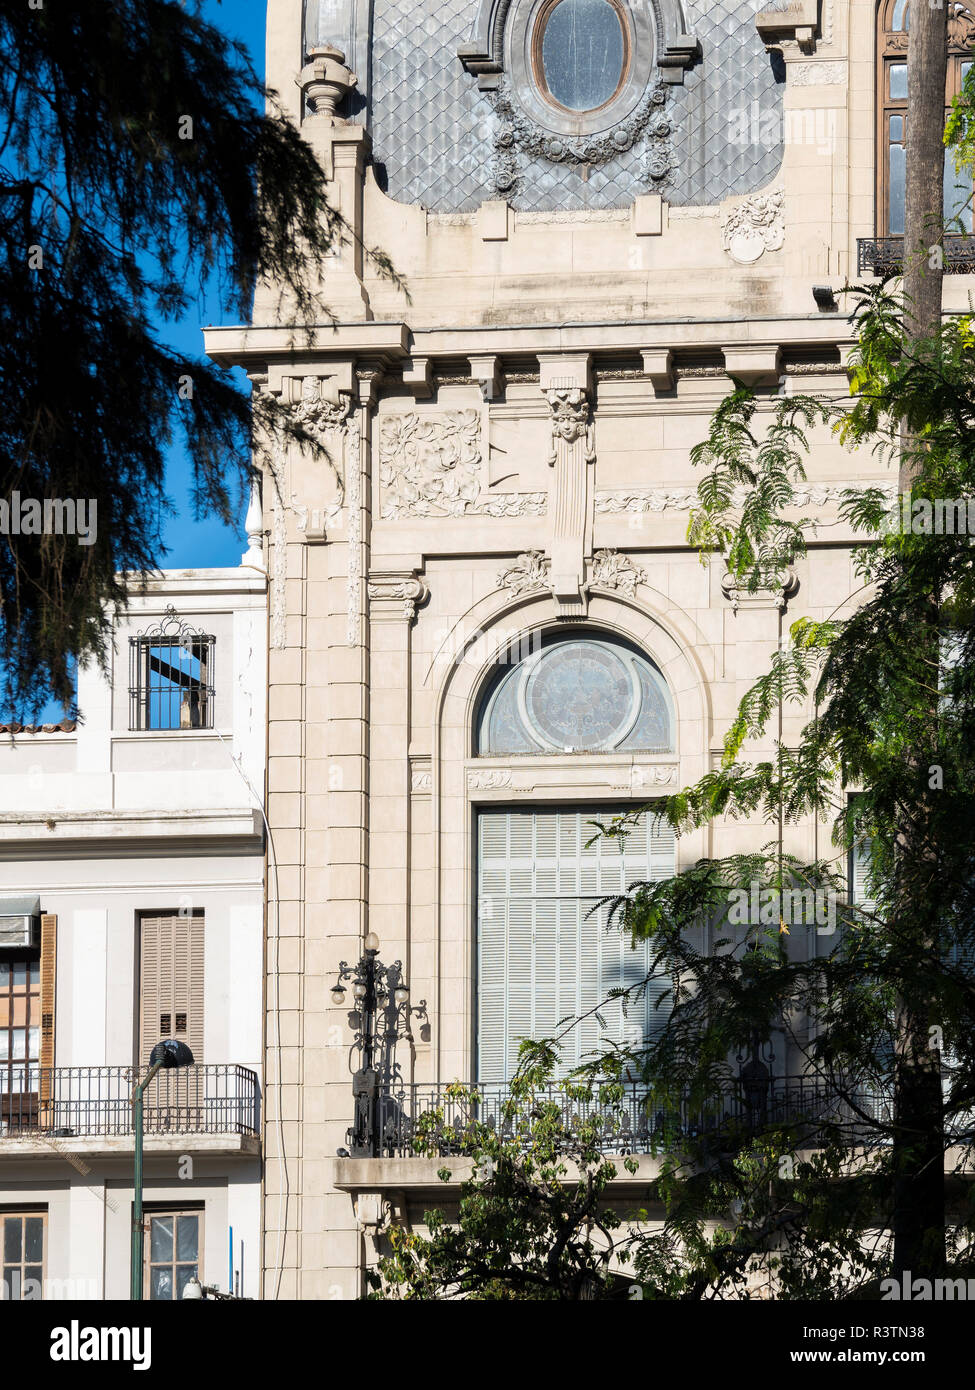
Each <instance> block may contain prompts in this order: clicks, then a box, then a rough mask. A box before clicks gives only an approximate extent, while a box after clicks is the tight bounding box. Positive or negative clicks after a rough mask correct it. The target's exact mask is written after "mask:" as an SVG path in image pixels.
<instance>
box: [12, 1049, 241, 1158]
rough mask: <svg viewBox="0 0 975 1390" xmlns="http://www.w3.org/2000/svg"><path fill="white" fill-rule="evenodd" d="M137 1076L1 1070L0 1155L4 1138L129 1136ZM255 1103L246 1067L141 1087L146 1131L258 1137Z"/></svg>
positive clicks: (161, 1077)
mask: <svg viewBox="0 0 975 1390" xmlns="http://www.w3.org/2000/svg"><path fill="white" fill-rule="evenodd" d="M139 1075H140V1074H138V1073H137V1072H136V1071H135V1069H134V1068H131V1067H38V1066H34V1065H33V1064H32V1063H29V1062H4V1063H2V1064H0V1153H2V1152H3V1141H4V1138H10V1139H13V1138H22V1137H27V1136H29V1135H40V1136H42V1137H44V1138H45V1139H49V1140H58V1139H76V1138H82V1139H83V1138H94V1137H108V1136H113V1135H128V1134H131V1133H132V1089H133V1087H134V1085H135V1083H136V1080H137V1079H138V1076H139ZM141 1075H142V1076H144V1075H145V1071H144V1070H143V1071H142V1073H141ZM259 1105H260V1096H259V1088H258V1083H257V1075H256V1073H255V1072H253V1071H250V1070H249V1069H248V1068H247V1067H238V1066H234V1065H222V1066H207V1065H195V1066H191V1067H181V1068H179V1070H174V1071H161V1072H159V1073H158V1075H157V1076H156V1077H155V1079H154V1080H153V1081H152V1082H151V1083H150V1084H149V1086H148V1087H147V1088H146V1092H145V1101H144V1124H145V1133H146V1135H147V1136H149V1135H154V1134H157V1135H159V1134H236V1135H245V1134H247V1135H250V1134H252V1135H256V1134H258V1133H259V1128H260V1110H259Z"/></svg>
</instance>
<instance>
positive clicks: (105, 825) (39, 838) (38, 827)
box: [0, 809, 264, 860]
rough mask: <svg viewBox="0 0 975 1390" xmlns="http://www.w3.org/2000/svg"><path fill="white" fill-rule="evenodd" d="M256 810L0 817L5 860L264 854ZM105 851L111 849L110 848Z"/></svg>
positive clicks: (1, 853)
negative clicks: (106, 856)
mask: <svg viewBox="0 0 975 1390" xmlns="http://www.w3.org/2000/svg"><path fill="white" fill-rule="evenodd" d="M263 833H264V832H263V823H262V821H261V814H260V812H259V811H256V810H249V809H241V810H239V811H234V810H230V811H155V810H154V811H116V810H106V811H51V812H45V813H36V814H33V815H32V814H26V815H25V814H24V813H23V812H15V813H12V814H7V813H4V814H2V815H0V860H9V859H11V858H24V859H39V858H45V859H57V858H62V857H71V858H76V857H85V856H86V855H92V856H94V857H102V858H103V857H104V856H105V855H106V854H107V853H110V854H111V856H112V857H113V858H117V857H123V856H126V855H132V854H136V855H147V854H166V855H173V854H177V855H178V854H215V853H220V852H224V853H228V854H260V853H261V851H262V845H263ZM106 846H110V847H109V848H107V847H106Z"/></svg>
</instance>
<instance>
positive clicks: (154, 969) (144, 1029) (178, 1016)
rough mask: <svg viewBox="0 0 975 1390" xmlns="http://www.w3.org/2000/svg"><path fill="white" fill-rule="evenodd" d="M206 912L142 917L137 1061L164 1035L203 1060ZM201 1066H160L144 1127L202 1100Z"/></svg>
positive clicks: (173, 1118) (166, 1123)
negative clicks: (166, 1067)
mask: <svg viewBox="0 0 975 1390" xmlns="http://www.w3.org/2000/svg"><path fill="white" fill-rule="evenodd" d="M203 987H204V918H203V913H202V912H193V913H185V914H181V913H173V914H167V915H164V916H158V917H150V916H146V917H143V918H142V921H141V959H140V969H139V1062H140V1065H141V1066H142V1067H147V1066H148V1065H149V1054H150V1053H151V1052H152V1049H153V1048H154V1047H155V1045H156V1043H158V1042H161V1041H162V1040H163V1039H164V1038H175V1039H176V1040H177V1041H178V1042H184V1043H186V1044H187V1045H188V1046H189V1048H190V1050H191V1052H192V1053H193V1059H194V1062H195V1063H197V1064H200V1063H202V1062H203V1030H204V1017H203ZM201 1078H202V1072H200V1071H197V1069H196V1068H195V1067H194V1068H189V1069H188V1070H178V1071H169V1072H165V1071H164V1072H161V1073H160V1074H159V1076H158V1077H157V1078H156V1080H155V1081H154V1082H153V1083H152V1086H151V1087H150V1090H149V1092H148V1093H147V1096H146V1127H147V1129H148V1128H150V1127H154V1128H158V1129H162V1130H167V1129H173V1128H175V1127H177V1121H181V1120H183V1119H185V1118H192V1116H187V1115H186V1113H185V1112H188V1111H189V1112H192V1111H194V1110H195V1109H197V1108H198V1107H199V1106H201V1105H202V1104H203V1101H204V1099H205V1097H204V1096H203V1093H202V1089H201V1088H202V1086H203V1082H202V1080H201Z"/></svg>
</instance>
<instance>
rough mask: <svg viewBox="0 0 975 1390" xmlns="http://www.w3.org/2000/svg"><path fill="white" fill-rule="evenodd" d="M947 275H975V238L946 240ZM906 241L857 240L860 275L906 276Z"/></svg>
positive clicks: (895, 237) (887, 238) (892, 238)
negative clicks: (904, 274)
mask: <svg viewBox="0 0 975 1390" xmlns="http://www.w3.org/2000/svg"><path fill="white" fill-rule="evenodd" d="M944 256H945V262H944V264H945V274H946V275H975V236H946V237H945V241H944ZM903 273H904V238H903V237H899V236H886V237H860V238H858V240H857V274H858V275H879V276H884V275H902V274H903Z"/></svg>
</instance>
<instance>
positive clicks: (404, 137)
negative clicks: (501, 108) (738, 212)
mask: <svg viewBox="0 0 975 1390" xmlns="http://www.w3.org/2000/svg"><path fill="white" fill-rule="evenodd" d="M695 11H696V12H695V13H694V20H693V25H694V33H695V34H696V36H697V37H698V38H699V39H700V41H701V46H702V58H701V60H700V62H699V63H698V64H697V66H696V67H695V68H694V69H693V70H692V71H691V72H689V73H687V74H685V82H684V86H683V87H680V86H675V87H670V88H668V98H667V106H666V112H667V115H668V119H669V120H670V121H671V123H672V126H673V135H672V137H671V141H670V145H671V150H672V153H673V156H674V167H673V168H672V170H671V173H670V174H669V175H668V177H667V180H666V182H665V183H663V184H661V183H658V182H654V181H653V180H651V179H650V178H649V177H648V175H647V173H646V170H645V167H644V158H643V155H644V148H643V142H642V141H637V142H636V143H635V144H634V146H633V147H632V149H630V150H627V151H625V152H623V153H621V154H620V155H619V157H618V158H615V159H612V160H610V161H607V162H606V163H604V164H600V165H595V166H592V167H590V169H589V173H588V178H584V177H583V172H582V170H581V169H580V167H579V166H577V165H574V164H569V163H565V164H556V163H552V162H550V161H549V160H546V159H544V158H532V157H529V156H526V155H525V154H524V153H523V152H520V153H519V154H518V182H517V185H516V188H515V190H514V191H513V192H512V193H511V194H510V195H509V196H510V201H511V202H512V203H513V205H514V206H515V207H516V208H518V209H519V210H523V211H554V210H563V209H564V210H567V211H571V210H579V209H584V208H613V207H621V206H625V205H626V204H628V203H631V202H632V201H633V199H634V198H635V197H636V196H637V195H638V194H640V193H646V192H648V191H651V190H653V191H661V192H663V193H664V195H665V197H666V198H667V199H668V201H669V202H671V203H673V204H675V205H677V206H687V205H690V204H714V203H717V202H720V201H721V200H722V199H723V198H727V197H729V196H730V195H732V194H744V193H749V192H753V191H754V190H755V189H758V188H762V187H764V186H765V185H766V184H767V183H769V182H770V181H771V180H772V179H773V178H774V177H775V174H776V172H777V171H778V168H779V165H780V164H781V161H782V144H781V126H782V108H783V100H782V94H783V90H784V87H783V85H782V84H781V83H780V82H777V80H776V75H775V72H774V70H773V67H772V62H771V59H770V57H769V55H768V54H767V53H766V52H765V49H764V46H763V44H762V41H761V39H760V38H759V36H758V32H757V30H756V29H755V23H754V6H753V4H752V3H751V0H711V3H708V4H706V5H705V4H702V3H698V4H696V6H695ZM472 23H473V5H472V4H471V0H376V3H375V10H374V16H373V52H372V93H371V100H370V105H371V110H370V116H369V126H370V131H371V134H372V142H373V154H374V159H375V162H376V164H377V166H378V168H377V174H378V175H379V178H380V181H381V182H383V183H384V186H385V187H386V191H387V192H388V193H389V196H390V197H391V198H395V199H397V200H398V201H399V202H403V203H420V204H422V205H423V206H424V207H426V208H428V209H430V210H431V211H433V212H468V211H472V210H473V209H474V208H476V207H478V206H479V204H480V203H481V202H483V201H484V199H486V198H494V197H497V196H498V195H497V192H496V190H495V188H494V186H493V183H492V179H491V170H492V160H493V155H494V143H493V141H494V132H495V129H496V117H495V113H494V107H493V105H492V101H491V98H490V96H489V95H488V94H485V93H483V92H480V91H479V90H478V87H477V82H476V79H475V78H474V77H472V76H471V75H470V74H468V73H467V72H465V71H464V69H463V67H462V66H461V63H460V60H459V59H458V57H457V48H458V46H459V44H461V43H463V42H465V41H466V40H467V39H469V38H470V34H471V27H472ZM763 133H764V134H765V137H766V138H765V140H764V142H763V138H762V137H763ZM769 133H771V136H772V138H771V139H769V138H768V136H769Z"/></svg>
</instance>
